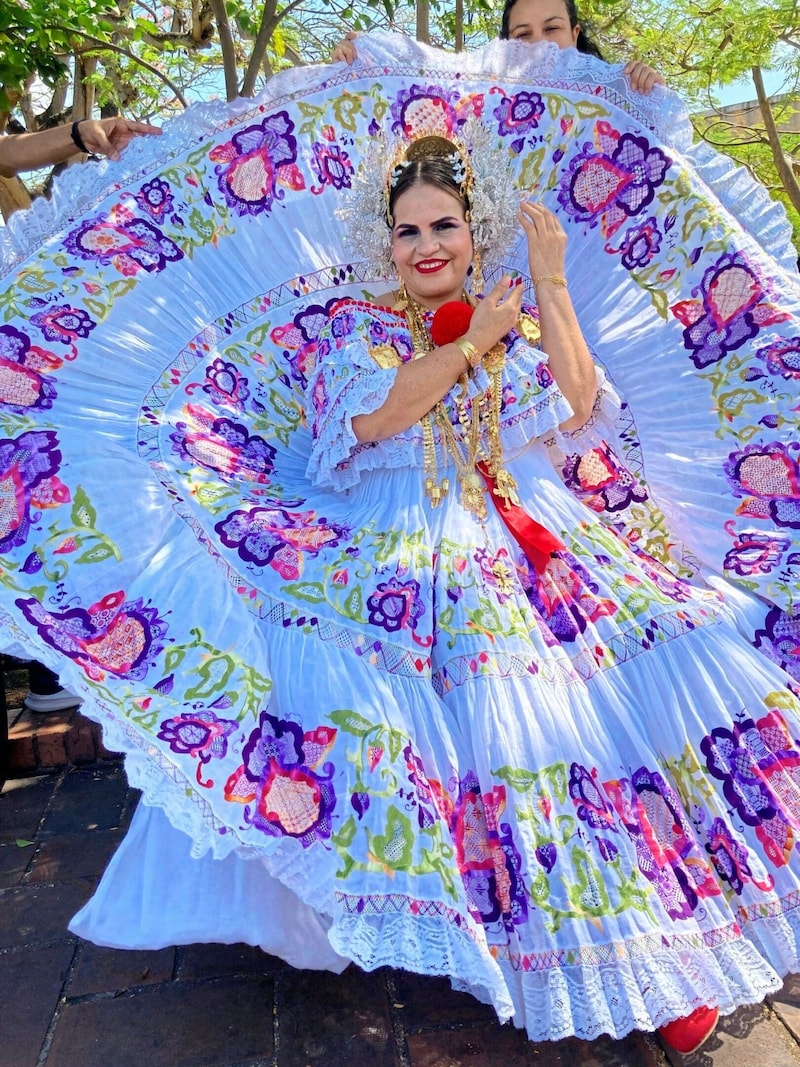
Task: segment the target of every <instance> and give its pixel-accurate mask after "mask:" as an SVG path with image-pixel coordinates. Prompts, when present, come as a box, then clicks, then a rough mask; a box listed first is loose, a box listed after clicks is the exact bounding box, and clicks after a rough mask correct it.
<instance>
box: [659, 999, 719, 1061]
mask: <svg viewBox="0 0 800 1067" xmlns="http://www.w3.org/2000/svg"><path fill="white" fill-rule="evenodd" d="M718 1022H719V1012H718V1011H717V1009H716V1008H695V1010H694V1011H693V1012H692V1014H691V1015H687V1016H686V1017H685V1018H684V1019H674V1020H673V1021H672V1022H671V1023H667V1025H666V1026H659V1028H658V1033H659V1035H660V1036H661V1037H663V1038H664V1040H665V1041H666V1042H667V1043H668V1044H670V1045H671V1046H672V1047H673V1048H674V1049H675V1051H676V1052H680V1054H681V1055H682V1056H688V1055H689V1053H690V1052H696V1051H697V1049H699V1048H700V1046H701V1045H702V1044H703V1043H704V1042H705V1041H708V1039H709V1038H710V1037H711V1035H712V1034H713V1033H714V1030H715V1029H716V1026H717V1023H718Z"/></svg>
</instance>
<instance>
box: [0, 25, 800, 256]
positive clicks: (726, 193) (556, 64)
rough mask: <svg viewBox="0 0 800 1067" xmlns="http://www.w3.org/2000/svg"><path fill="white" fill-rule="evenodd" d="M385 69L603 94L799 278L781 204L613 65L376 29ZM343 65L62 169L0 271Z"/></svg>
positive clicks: (675, 104) (362, 46)
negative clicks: (454, 48)
mask: <svg viewBox="0 0 800 1067" xmlns="http://www.w3.org/2000/svg"><path fill="white" fill-rule="evenodd" d="M370 65H376V66H381V67H383V68H384V70H385V72H386V73H391V72H392V71H393V70H397V69H399V68H401V67H409V66H410V67H412V68H414V73H415V74H421V70H420V68H428V69H429V70H430V71H431V72H437V73H441V74H442V76H443V77H448V76H453V77H455V76H458V78H459V79H461V78H464V77H465V76H485V77H486V78H487V79H490V80H495V81H497V80H501V81H505V82H513V81H515V80H516V81H519V82H521V83H523V84H525V85H543V86H547V85H553V86H557V87H559V88H563V89H564V90H565V91H572V90H574V91H576V92H580V91H581V90H582V89H585V87H586V86H587V85H590V86H595V87H600V88H601V89H602V90H603V92H604V93H605V95H606V97H607V99H608V100H609V101H610V102H611V103H613V104H615V105H617V106H618V107H621V108H623V109H624V110H625V111H626V112H628V113H629V114H630V115H632V116H633V117H634V118H635V119H637V121H640V122H642V123H643V124H644V125H646V126H647V127H648V128H650V129H651V130H653V131H654V133H656V135H657V136H658V137H659V138H660V139H661V140H662V141H663V142H664V143H665V144H666V145H668V146H670V147H672V148H674V149H675V150H676V151H678V152H681V153H685V155H686V157H687V158H688V159H689V160H690V161H691V162H692V164H693V165H694V166H695V167H696V168H697V171H698V173H699V174H700V176H701V177H702V178H703V180H704V181H705V182H706V184H708V185H709V186H710V187H711V188H713V189H714V192H715V193H716V195H717V197H718V198H719V200H720V202H721V203H722V204H723V206H724V207H725V208H726V209H727V210H728V211H729V212H730V213H731V214H732V215H733V216H734V218H735V219H736V220H737V221H738V222H739V224H740V225H742V226H743V227H744V228H745V229H746V230H747V231H748V232H749V233H750V235H751V236H752V237H753V238H754V239H755V240H757V241H758V243H759V244H760V245H761V246H762V247H763V248H764V249H765V250H766V251H767V252H768V253H769V254H770V255H772V256H773V257H774V258H775V259H776V260H777V261H778V262H779V263H781V264H782V266H783V267H784V268H785V269H786V270H787V271H789V273H790V274H791V275H792V276H795V275H796V273H797V271H796V257H797V252H796V250H795V249H794V247H793V245H792V240H791V238H792V229H791V226H790V224H789V222H788V219H787V218H786V212H785V211H784V209H783V205H782V204H780V203H778V202H776V201H773V200H771V199H770V197H769V195H768V193H767V192H766V190H765V189H764V187H763V186H762V185H760V184H759V183H757V182H755V181H754V180H753V179H752V178H751V177H750V175H749V174H748V173H747V172H746V171H744V170H743V169H742V168H740V167H737V166H736V164H734V163H733V162H732V161H731V160H730V159H729V158H728V157H727V156H724V155H722V154H721V153H718V152H716V151H715V150H714V149H712V148H711V147H710V146H709V145H707V144H705V143H704V142H701V143H699V144H697V145H694V146H693V140H694V133H693V129H692V125H691V122H690V120H689V115H688V112H687V110H686V106H685V105H684V103H683V101H682V100H681V99H680V97H678V96H677V94H676V93H674V92H672V91H670V90H667V89H664V88H663V87H661V86H656V88H655V89H654V90H653V92H652V93H651V94H650V95H649V96H642V95H641V94H639V93H634V92H633V91H632V90H631V88H630V85H629V84H628V82H627V80H626V79H625V78H624V77H623V75H622V64H609V63H604V62H602V61H601V60H598V59H595V58H594V57H593V56H587V55H583V54H582V53H580V52H577V51H576V50H575V49H572V48H569V49H563V50H560V49H558V48H557V47H556V45H554V44H549V43H546V42H541V43H539V44H536V45H530V44H525V43H523V42H519V41H492V42H491V43H490V44H488V45H486V46H485V47H484V48H478V49H476V50H474V51H472V52H468V53H463V52H461V53H458V54H450V53H446V52H442V51H439V50H438V49H435V48H431V47H429V46H426V45H422V44H420V43H419V42H416V41H411V40H409V39H408V38H405V37H403V36H402V35H400V34H391V33H385V32H381V31H375V32H373V33H371V34H365V35H363V36H362V37H359V39H358V59H357V62H356V64H354V66H353V68H351V73H352V74H353V75H354V76H357V71H358V69H359V68H361V67H365V66H366V67H369V66H370ZM344 69H345V65H343V64H334V65H331V66H325V65H318V66H313V67H298V68H291V69H289V70H285V71H281V72H280V73H279V74H277V75H275V76H274V77H273V78H271V79H270V81H269V82H268V83H267V85H266V86H265V88H264V89H263V90H262V92H261V93H260V94H259V95H258V96H257V97H254V98H253V99H239V100H234V101H233V102H231V103H226V102H225V101H222V100H212V101H208V102H205V103H201V104H195V105H193V106H192V107H190V108H188V109H187V110H186V111H185V112H184V113H183V114H181V115H179V116H177V117H176V118H173V119H170V120H169V121H167V122H165V124H164V132H163V134H162V135H161V136H160V137H139V138H136V139H134V140H133V141H132V142H131V143H130V144H129V145H128V147H127V148H126V149H125V151H124V153H123V155H122V159H121V160H120V161H119V162H116V163H115V162H112V161H110V160H101V161H99V162H90V163H83V164H78V165H74V166H71V167H68V168H67V170H66V171H64V172H63V173H62V174H61V175H59V176H58V177H57V178H56V179H55V181H54V183H53V193H52V196H51V198H50V199H49V200H47V199H45V198H44V197H40V198H38V199H37V200H35V201H34V203H33V205H32V207H31V208H30V209H29V210H27V211H18V212H15V214H14V215H13V216H12V217H11V218H10V219H9V221H8V224H7V225H6V226H5V227H2V228H0V274H5V273H7V272H9V271H10V270H11V269H13V267H14V265H15V264H16V263H18V262H20V261H21V260H22V259H24V258H26V257H27V256H29V255H32V254H33V253H34V252H35V251H36V250H37V249H38V248H40V247H41V246H42V245H43V244H44V243H45V242H46V241H47V240H48V239H50V238H51V237H52V236H53V235H54V234H56V233H57V232H59V231H60V230H61V229H63V228H64V227H66V226H68V225H70V224H71V223H73V222H74V221H75V220H76V219H78V218H80V217H81V216H83V215H85V214H87V213H89V212H91V211H92V210H94V209H95V208H96V207H97V205H98V204H99V203H100V202H101V201H102V200H104V199H105V198H106V197H107V196H110V195H113V194H115V193H118V192H119V190H121V189H124V188H126V187H127V186H129V185H131V184H133V183H135V182H140V181H142V180H143V179H144V178H145V177H146V176H147V175H149V174H150V173H152V172H153V170H154V169H160V168H162V167H164V166H166V164H167V163H168V162H170V161H171V160H173V159H175V158H176V157H177V156H180V155H181V154H183V153H184V152H185V151H187V150H189V149H191V148H196V147H197V145H199V144H200V143H202V142H203V141H204V140H208V139H210V138H212V137H213V138H216V137H217V134H218V133H219V131H221V130H222V129H223V128H224V127H225V126H226V125H233V124H235V123H236V122H238V121H240V119H241V118H242V117H243V116H245V115H246V114H247V113H248V112H249V111H253V113H254V117H257V114H258V108H259V107H263V106H265V105H271V104H274V103H276V102H277V101H279V100H280V99H282V98H285V97H287V96H290V95H292V94H294V93H297V92H307V91H308V90H309V88H311V87H315V86H319V87H320V88H321V87H323V86H324V85H325V83H326V82H328V81H331V80H333V79H335V78H337V77H339V78H341V76H342V75H341V72H342V71H343V70H344Z"/></svg>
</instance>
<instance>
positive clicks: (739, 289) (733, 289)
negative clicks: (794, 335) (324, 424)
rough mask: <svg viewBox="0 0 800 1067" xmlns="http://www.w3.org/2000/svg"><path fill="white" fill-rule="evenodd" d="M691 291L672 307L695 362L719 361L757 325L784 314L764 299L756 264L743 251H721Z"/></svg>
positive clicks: (780, 319)
mask: <svg viewBox="0 0 800 1067" xmlns="http://www.w3.org/2000/svg"><path fill="white" fill-rule="evenodd" d="M694 292H695V293H696V294H697V295H696V296H695V298H694V299H692V300H682V301H680V302H679V303H677V304H674V305H673V306H672V308H671V311H672V314H673V315H674V316H675V318H677V319H678V320H679V321H680V322H681V323H683V325H684V327H685V329H684V331H683V343H684V346H685V347H686V348H687V349H688V350H689V352H690V353H691V357H690V358H691V360H692V363H694V365H695V366H696V367H700V368H702V367H707V366H709V364H711V363H718V362H719V360H721V359H723V358H724V357H725V356H726V355H727V354H728V353H729V352H733V351H734V350H735V349H737V348H740V347H741V346H742V345H743V344H745V342H746V341H749V340H750V339H751V338H752V337H755V336H756V334H757V333H758V332H759V330H761V329H762V327H764V326H768V325H772V324H773V323H777V322H783V321H784V320H785V319H786V318H787V317H788V316H787V315H786V314H785V313H783V312H779V311H777V309H776V308H775V307H774V305H773V304H771V303H770V302H769V301H768V300H767V297H766V293H765V290H764V286H763V284H762V282H761V278H760V277H759V274H758V271H757V268H756V267H755V265H754V264H753V263H752V262H751V261H750V260H749V259H748V258H747V257H746V256H745V255H744V254H743V253H742V252H733V253H730V252H726V253H725V254H724V255H722V256H720V258H719V259H718V260H717V262H716V263H714V264H713V265H712V266H710V267H709V268H708V269H707V270H706V272H705V274H704V275H703V280H702V282H701V283H700V285H699V286H698V288H697V289H696V290H694Z"/></svg>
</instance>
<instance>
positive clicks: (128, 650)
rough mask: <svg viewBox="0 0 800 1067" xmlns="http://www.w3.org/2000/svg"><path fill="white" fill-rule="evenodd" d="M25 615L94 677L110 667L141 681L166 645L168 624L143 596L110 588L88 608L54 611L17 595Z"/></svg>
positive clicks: (115, 672) (58, 647)
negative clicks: (128, 597)
mask: <svg viewBox="0 0 800 1067" xmlns="http://www.w3.org/2000/svg"><path fill="white" fill-rule="evenodd" d="M16 603H17V606H18V607H19V608H20V609H21V610H22V613H23V615H24V616H25V617H26V619H27V620H28V621H29V622H30V623H31V624H32V625H33V626H34V627H35V628H36V629H37V630H38V632H39V635H40V637H42V638H43V640H45V641H46V642H47V644H48V645H50V646H51V647H52V648H55V649H58V651H60V652H63V653H64V655H65V656H69V658H70V659H72V660H74V661H75V662H76V663H78V664H80V666H81V667H82V668H83V670H84V671H85V672H86V673H87V674H88V675H89V677H91V678H97V679H101V678H102V677H103V672H104V671H108V672H110V673H112V674H116V675H119V676H120V677H122V678H131V679H133V680H136V681H141V680H142V679H143V678H145V677H146V675H147V672H148V671H149V669H150V668H151V667H152V666H154V665H155V662H156V660H157V658H158V657H159V656H160V655H161V653H162V651H163V650H164V647H165V644H166V633H167V629H168V627H167V623H166V622H165V620H164V619H163V618H161V617H160V616H159V613H158V610H157V609H156V608H154V607H152V606H150V604H149V603H148V604H145V602H144V601H143V600H142V598H141V597H139V598H138V599H137V600H130V601H127V600H125V594H124V593H123V592H116V593H109V594H108V595H107V596H105V597H103V599H102V600H100V601H98V602H97V603H96V604H93V605H92V606H91V607H90V608H88V609H85V608H68V609H67V610H66V611H50V610H48V609H47V608H45V607H44V606H43V605H42V604H40V603H39V601H38V600H35V599H33V598H30V599H27V600H17V602H16Z"/></svg>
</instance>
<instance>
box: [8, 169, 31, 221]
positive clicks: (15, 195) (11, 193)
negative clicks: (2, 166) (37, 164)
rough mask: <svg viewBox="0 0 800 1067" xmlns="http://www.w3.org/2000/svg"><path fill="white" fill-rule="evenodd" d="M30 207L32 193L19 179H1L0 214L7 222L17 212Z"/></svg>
mask: <svg viewBox="0 0 800 1067" xmlns="http://www.w3.org/2000/svg"><path fill="white" fill-rule="evenodd" d="M30 206H31V197H30V193H29V192H28V190H27V189H26V188H25V185H24V184H23V183H22V182H21V181H20V179H19V178H0V213H2V215H3V218H4V219H5V220H6V222H8V220H9V219H10V218H11V216H12V215H13V214H14V212H15V211H19V209H20V208H21V207H30Z"/></svg>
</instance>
